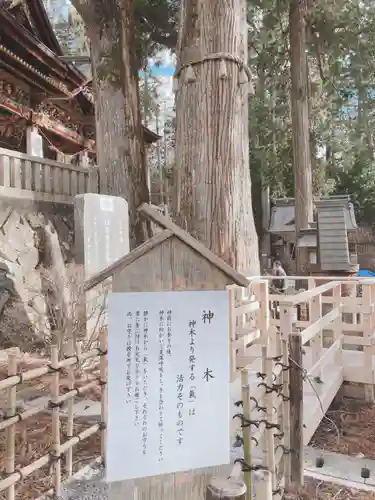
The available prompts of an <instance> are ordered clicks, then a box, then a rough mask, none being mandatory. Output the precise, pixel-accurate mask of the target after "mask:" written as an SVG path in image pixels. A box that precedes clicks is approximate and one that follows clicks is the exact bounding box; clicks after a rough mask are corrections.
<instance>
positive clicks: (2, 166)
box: [0, 155, 11, 188]
mask: <svg viewBox="0 0 375 500" xmlns="http://www.w3.org/2000/svg"><path fill="white" fill-rule="evenodd" d="M0 175H1V178H0V179H1V185H2V186H3V187H4V188H7V187H10V185H11V184H10V160H9V156H5V155H1V156H0Z"/></svg>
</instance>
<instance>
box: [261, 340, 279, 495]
mask: <svg viewBox="0 0 375 500" xmlns="http://www.w3.org/2000/svg"><path fill="white" fill-rule="evenodd" d="M270 347H271V346H263V347H262V357H263V358H264V359H265V360H266V361H265V368H266V371H265V373H266V379H265V380H266V384H267V385H268V386H269V387H272V384H273V383H274V381H273V360H272V359H271V358H270ZM264 399H265V404H266V419H267V421H268V422H269V423H270V424H274V423H275V418H274V409H273V407H274V404H273V401H274V398H273V392H271V393H269V394H266V395H265V397H264ZM265 441H266V443H267V445H266V446H267V468H268V470H269V472H270V473H271V474H272V489H273V490H276V489H277V474H276V463H275V437H274V429H272V428H270V429H266V430H265Z"/></svg>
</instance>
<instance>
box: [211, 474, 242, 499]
mask: <svg viewBox="0 0 375 500" xmlns="http://www.w3.org/2000/svg"><path fill="white" fill-rule="evenodd" d="M219 499H220V500H246V485H245V484H244V483H243V482H242V481H241V480H240V479H236V478H227V479H226V478H222V477H214V478H212V479H211V481H210V482H209V483H208V485H207V488H206V500H219Z"/></svg>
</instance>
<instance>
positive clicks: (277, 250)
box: [269, 195, 358, 274]
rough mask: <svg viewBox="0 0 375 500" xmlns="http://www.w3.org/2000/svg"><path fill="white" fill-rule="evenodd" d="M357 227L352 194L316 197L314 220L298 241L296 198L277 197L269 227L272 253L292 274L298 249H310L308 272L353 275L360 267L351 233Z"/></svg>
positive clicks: (302, 232)
mask: <svg viewBox="0 0 375 500" xmlns="http://www.w3.org/2000/svg"><path fill="white" fill-rule="evenodd" d="M357 229H358V226H357V223H356V219H355V214H354V208H353V204H352V203H351V202H350V198H349V196H347V195H342V196H330V197H326V198H321V199H317V200H314V221H313V222H312V223H311V224H310V227H309V228H306V229H304V230H303V231H301V233H300V234H299V235H298V238H297V240H296V234H295V201H294V199H283V200H275V201H274V205H273V207H272V209H271V218H270V226H269V232H270V234H271V237H272V253H273V256H274V257H276V258H277V259H279V260H280V261H281V262H282V264H283V265H284V266H285V268H286V270H287V272H288V274H295V262H296V261H295V254H296V248H304V249H305V250H306V252H305V253H306V255H307V262H306V265H305V271H306V272H307V273H308V274H322V273H323V274H325V273H329V274H334V273H340V274H343V273H344V274H352V273H355V272H357V270H358V265H357V251H356V247H355V245H352V244H351V243H350V242H349V241H350V240H349V235H352V234H355V233H356V232H357Z"/></svg>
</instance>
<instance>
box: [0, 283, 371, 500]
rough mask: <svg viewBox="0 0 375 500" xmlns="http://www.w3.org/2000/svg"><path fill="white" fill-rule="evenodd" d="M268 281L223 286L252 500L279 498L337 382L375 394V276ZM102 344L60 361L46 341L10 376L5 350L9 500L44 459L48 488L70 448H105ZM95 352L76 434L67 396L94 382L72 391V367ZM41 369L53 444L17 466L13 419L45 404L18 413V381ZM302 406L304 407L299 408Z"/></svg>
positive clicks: (238, 455) (235, 431)
mask: <svg viewBox="0 0 375 500" xmlns="http://www.w3.org/2000/svg"><path fill="white" fill-rule="evenodd" d="M270 279H271V278H269V279H268V278H267V277H266V279H264V278H257V279H255V278H254V279H252V280H251V283H250V286H249V287H248V288H247V289H243V288H239V287H236V286H230V287H228V289H229V301H230V309H229V310H230V342H231V349H230V355H231V360H230V361H231V384H232V389H231V392H232V393H233V397H234V399H233V401H232V408H233V420H232V427H231V435H232V436H233V440H234V441H235V442H236V443H237V445H236V450H235V454H234V455H233V460H234V466H233V475H234V476H236V475H239V474H241V472H240V471H241V470H242V471H243V474H244V478H245V482H246V485H247V489H248V491H255V492H256V498H257V500H270V499H272V498H276V499H277V498H281V497H282V494H283V491H284V488H287V487H288V486H289V484H290V483H291V482H295V481H297V482H298V477H299V478H300V477H301V475H302V474H303V470H302V467H303V452H302V450H303V445H304V444H305V445H306V444H308V442H309V440H310V439H311V436H312V435H313V433H314V432H315V430H316V428H317V426H318V425H319V423H320V421H321V419H322V418H323V417H324V414H325V412H326V411H327V409H328V407H329V405H330V404H331V402H332V400H333V398H334V397H335V395H336V393H337V391H338V390H339V388H340V387H341V385H342V383H343V381H351V382H360V383H362V384H364V386H365V388H366V398H367V399H368V400H371V401H373V400H374V393H373V387H374V370H373V366H372V357H373V355H374V346H373V340H374V339H373V329H374V323H373V322H374V314H375V312H374V311H375V280H371V279H337V278H332V279H331V280H329V279H327V278H326V277H322V278H321V279H319V278H311V279H310V278H309V279H308V281H309V289H308V290H304V291H300V292H296V291H293V290H292V289H291V290H290V293H289V292H288V293H286V294H283V295H276V294H275V293H273V292H272V289H271V288H270V287H269V282H270ZM290 280H291V281H293V280H294V278H290ZM316 283H318V286H315V285H316ZM319 283H321V284H319ZM270 292H271V293H270ZM350 295H351V296H350ZM100 346H101V347H100V349H94V350H92V351H90V352H87V353H84V354H81V355H79V356H69V357H67V358H66V359H63V360H58V359H57V350H56V349H55V348H53V349H52V358H51V363H50V364H49V365H48V366H44V367H41V368H36V369H32V370H28V371H26V372H24V373H22V374H20V373H17V372H18V370H17V361H16V359H15V358H14V357H12V356H10V358H9V363H8V370H9V371H8V378H6V379H4V380H2V381H0V391H4V390H6V391H7V396H8V409H7V413H6V417H5V419H3V420H2V421H0V430H6V477H4V478H3V479H1V480H0V492H1V491H4V490H6V491H7V499H8V500H14V495H15V493H14V490H15V485H16V484H17V483H18V482H19V481H20V480H22V479H23V478H25V477H27V476H29V475H30V474H31V473H32V472H33V471H35V470H37V469H40V468H41V467H43V466H44V465H46V464H51V465H52V466H53V471H54V472H53V483H54V489H55V492H56V493H57V494H58V493H59V491H60V488H61V477H62V469H61V466H62V464H61V460H60V459H61V457H62V456H64V457H66V466H65V467H66V473H67V474H66V475H67V476H68V477H69V476H71V475H72V453H73V448H74V446H75V445H76V444H77V443H78V442H79V441H82V440H84V439H86V438H87V437H89V436H91V435H93V434H94V433H97V432H102V454H103V452H104V440H105V430H104V428H105V422H106V401H105V390H104V389H105V383H106V362H107V360H106V351H105V349H106V348H105V340H104V337H103V334H102V335H101V340H100ZM296 346H297V347H296ZM353 349H355V350H353ZM97 356H100V377H99V380H98V381H99V383H100V384H101V387H102V411H101V414H102V418H101V423H98V424H95V425H93V426H91V427H90V428H88V429H86V430H84V431H83V432H82V433H80V434H79V435H77V436H74V435H73V409H72V405H73V399H74V397H75V396H76V395H77V394H81V393H84V392H85V391H86V390H88V389H89V388H90V386H92V384H93V383H97V382H98V381H96V382H90V383H89V384H87V385H86V386H84V387H80V388H79V389H78V388H77V387H76V385H75V378H74V369H75V367H76V366H77V364H79V363H81V362H82V361H84V360H87V359H89V358H94V357H97ZM61 369H66V370H67V371H68V376H69V391H68V392H67V393H66V394H60V391H59V382H60V373H59V371H60V370H61ZM46 374H49V375H50V377H51V381H52V383H51V393H50V403H49V407H50V409H51V411H52V434H53V435H52V445H51V448H50V450H49V453H48V454H46V455H44V456H42V457H40V458H38V459H37V460H36V461H34V462H32V463H31V464H29V465H26V466H25V467H23V468H21V469H16V464H15V459H14V439H15V425H17V424H18V423H19V422H21V421H22V422H23V421H25V420H27V418H28V417H31V416H33V415H36V414H37V412H40V411H42V410H45V408H32V409H29V410H26V411H24V412H22V413H17V412H16V409H15V400H16V395H17V386H18V385H19V384H21V383H22V382H26V381H30V380H34V379H36V378H38V377H41V376H44V375H46ZM290 385H291V386H292V391H290V389H289V388H290ZM298 395H300V397H299V400H300V406H299V407H298ZM64 401H68V425H67V429H68V432H67V439H66V441H65V442H61V440H60V420H59V419H60V413H59V406H60V405H61V403H62V402H64ZM303 406H304V407H305V409H306V410H305V412H304V413H299V411H301V412H302V411H303ZM238 444H240V445H241V446H238ZM298 464H299V465H298ZM301 464H302V465H301ZM296 471H297V472H296ZM254 472H256V474H255V473H254ZM296 474H297V478H296ZM293 475H294V476H293ZM298 475H299V476H298ZM177 500H178V499H177Z"/></svg>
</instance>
